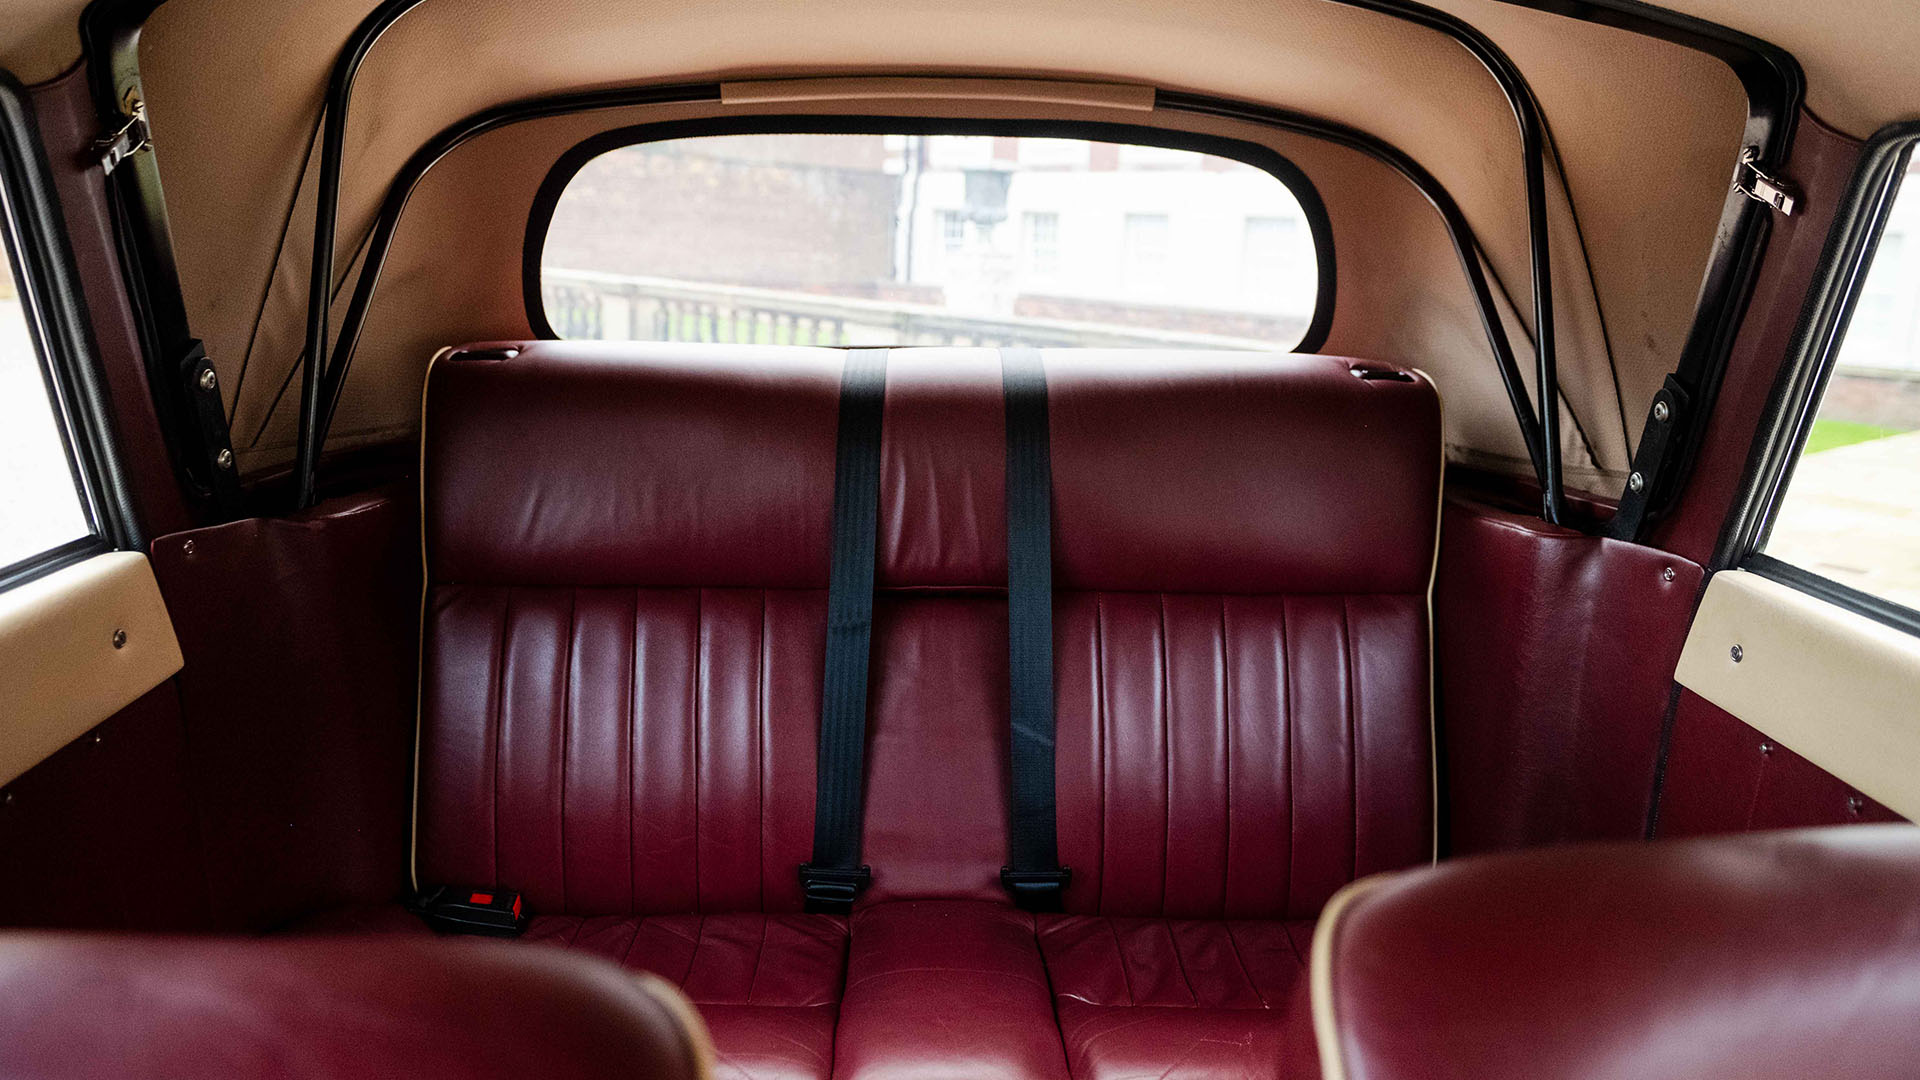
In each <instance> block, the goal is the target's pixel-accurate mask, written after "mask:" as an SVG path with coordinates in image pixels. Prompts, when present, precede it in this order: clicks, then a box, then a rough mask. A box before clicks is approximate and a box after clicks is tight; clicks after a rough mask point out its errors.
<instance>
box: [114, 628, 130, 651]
mask: <svg viewBox="0 0 1920 1080" xmlns="http://www.w3.org/2000/svg"><path fill="white" fill-rule="evenodd" d="M113 647H114V648H116V649H124V648H126V647H127V632H126V631H125V630H115V631H114V632H113Z"/></svg>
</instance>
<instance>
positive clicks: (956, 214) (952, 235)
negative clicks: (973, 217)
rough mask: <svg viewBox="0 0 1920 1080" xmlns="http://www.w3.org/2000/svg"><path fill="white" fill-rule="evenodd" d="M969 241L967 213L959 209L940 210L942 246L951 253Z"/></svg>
mask: <svg viewBox="0 0 1920 1080" xmlns="http://www.w3.org/2000/svg"><path fill="white" fill-rule="evenodd" d="M966 242H967V215H965V214H963V213H961V212H960V211H958V210H942V211H940V247H941V249H942V250H944V251H945V252H946V253H947V254H949V255H951V254H953V253H954V252H956V251H959V250H960V249H961V248H962V247H964V246H965V245H966Z"/></svg>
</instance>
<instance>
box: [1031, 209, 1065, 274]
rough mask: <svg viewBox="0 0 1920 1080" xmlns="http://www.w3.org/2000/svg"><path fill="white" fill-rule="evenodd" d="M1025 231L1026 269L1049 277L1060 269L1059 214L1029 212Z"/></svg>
mask: <svg viewBox="0 0 1920 1080" xmlns="http://www.w3.org/2000/svg"><path fill="white" fill-rule="evenodd" d="M1026 232H1027V268H1028V270H1029V271H1031V272H1032V273H1034V274H1036V275H1039V276H1042V277H1051V276H1052V275H1053V274H1054V273H1056V272H1058V271H1059V269H1060V215H1059V214H1051V213H1048V214H1043V213H1034V212H1029V213H1028V214H1027V215H1026Z"/></svg>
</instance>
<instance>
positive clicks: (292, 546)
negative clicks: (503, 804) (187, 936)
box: [153, 488, 420, 929]
mask: <svg viewBox="0 0 1920 1080" xmlns="http://www.w3.org/2000/svg"><path fill="white" fill-rule="evenodd" d="M416 520H417V512H416V509H415V505H414V502H413V498H412V495H411V490H410V489H401V488H395V489H389V490H383V491H378V492H374V493H371V494H368V495H363V496H356V497H353V498H347V499H338V500H334V501H332V502H327V503H322V504H321V505H320V506H318V507H316V508H314V509H313V510H312V511H309V512H307V513H304V514H300V515H297V516H295V517H292V518H286V519H261V518H250V519H246V520H242V521H235V522H230V523H228V524H225V525H219V526H215V527H212V528H206V529H197V530H193V531H190V532H184V533H177V534H174V535H172V536H166V537H162V538H160V539H159V540H156V541H155V542H154V545H153V550H154V566H155V569H156V572H157V573H158V574H159V577H160V586H161V590H162V592H163V593H164V594H165V595H166V598H167V604H168V607H169V608H170V609H171V610H172V612H173V618H174V624H175V626H176V627H177V630H178V633H179V636H180V647H181V651H182V652H183V653H184V654H185V656H186V660H187V666H186V668H185V670H184V671H182V673H181V675H180V678H179V685H180V694H181V701H182V703H183V707H184V710H185V728H186V740H187V746H188V748H189V751H190V755H189V761H188V767H189V771H190V778H191V783H192V787H193V792H194V796H195V799H196V801H197V803H198V810H199V814H200V820H201V827H202V830H203V832H204V835H205V839H206V861H207V878H208V882H209V889H210V892H211V894H212V901H213V911H214V913H215V916H216V920H217V922H218V923H219V925H221V926H223V927H234V928H241V927H245V928H253V929H264V928H267V927H270V926H273V925H277V924H279V923H283V922H286V921H288V920H290V919H293V918H296V917H298V916H300V915H302V914H305V913H307V912H309V911H312V910H313V909H315V908H319V907H322V906H331V905H342V904H352V903H360V902H371V901H378V900H386V899H390V898H392V897H394V896H397V895H399V894H400V892H401V891H402V890H403V889H404V888H405V887H406V867H407V844H408V830H409V821H410V815H411V804H410V801H409V792H410V789H411V774H412V757H413V738H414V701H415V687H414V671H415V664H416V658H417V655H418V637H417V635H418V625H419V623H418V620H419V610H418V605H419V598H420V547H419V544H420V541H419V532H418V528H417V526H416V524H415V522H416Z"/></svg>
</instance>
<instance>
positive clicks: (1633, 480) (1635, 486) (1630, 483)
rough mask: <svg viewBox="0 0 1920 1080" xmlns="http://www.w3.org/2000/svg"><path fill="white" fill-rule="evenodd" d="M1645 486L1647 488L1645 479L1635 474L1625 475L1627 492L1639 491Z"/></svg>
mask: <svg viewBox="0 0 1920 1080" xmlns="http://www.w3.org/2000/svg"><path fill="white" fill-rule="evenodd" d="M1646 486H1647V478H1646V477H1644V476H1641V475H1640V474H1639V473H1637V472H1633V473H1628V474H1627V490H1628V491H1639V490H1640V489H1641V488H1643V487H1646Z"/></svg>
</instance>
